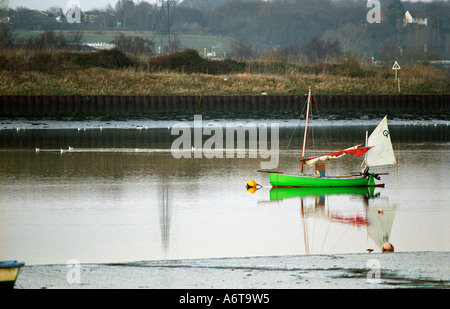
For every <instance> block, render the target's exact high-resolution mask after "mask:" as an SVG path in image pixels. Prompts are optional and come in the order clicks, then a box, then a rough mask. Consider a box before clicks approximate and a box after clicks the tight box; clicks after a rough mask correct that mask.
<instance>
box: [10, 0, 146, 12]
mask: <svg viewBox="0 0 450 309" xmlns="http://www.w3.org/2000/svg"><path fill="white" fill-rule="evenodd" d="M116 2H117V0H9V7H11V8H16V7H19V6H23V7H27V8H29V9H37V10H46V9H48V8H50V7H52V6H58V7H60V8H63V9H65V8H70V7H72V3H79V4H80V8H81V9H82V10H85V11H88V10H91V9H95V8H97V9H104V8H105V7H106V6H107V5H108V3H109V4H111V6H112V7H115V5H116ZM134 2H135V3H138V2H139V1H138V0H134ZM147 2H150V3H153V2H154V0H151V1H148V0H147Z"/></svg>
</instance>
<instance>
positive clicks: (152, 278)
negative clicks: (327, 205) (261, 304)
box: [15, 252, 450, 289]
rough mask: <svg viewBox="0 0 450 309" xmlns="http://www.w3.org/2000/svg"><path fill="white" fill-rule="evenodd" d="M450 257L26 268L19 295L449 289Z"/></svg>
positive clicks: (366, 256) (383, 256)
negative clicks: (64, 291)
mask: <svg viewBox="0 0 450 309" xmlns="http://www.w3.org/2000/svg"><path fill="white" fill-rule="evenodd" d="M449 261H450V252H400V253H389V254H382V253H367V254H343V255H307V256H275V257H247V258H220V259H195V260H166V261H138V262H128V263H108V264H83V263H82V264H80V265H79V268H74V266H71V265H66V264H58V265H29V266H24V267H23V268H22V269H21V271H20V275H19V277H18V279H17V281H16V285H15V288H16V289H391V288H401V289H411V288H420V289H423V288H427V289H428V288H431V289H448V288H450V263H449Z"/></svg>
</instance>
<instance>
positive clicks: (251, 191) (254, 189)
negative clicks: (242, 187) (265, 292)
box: [247, 187, 256, 194]
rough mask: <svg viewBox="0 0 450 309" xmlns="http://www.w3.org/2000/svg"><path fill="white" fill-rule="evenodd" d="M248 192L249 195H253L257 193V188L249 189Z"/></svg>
mask: <svg viewBox="0 0 450 309" xmlns="http://www.w3.org/2000/svg"><path fill="white" fill-rule="evenodd" d="M247 191H248V193H250V194H253V193H255V192H256V188H255V187H253V188H251V187H247Z"/></svg>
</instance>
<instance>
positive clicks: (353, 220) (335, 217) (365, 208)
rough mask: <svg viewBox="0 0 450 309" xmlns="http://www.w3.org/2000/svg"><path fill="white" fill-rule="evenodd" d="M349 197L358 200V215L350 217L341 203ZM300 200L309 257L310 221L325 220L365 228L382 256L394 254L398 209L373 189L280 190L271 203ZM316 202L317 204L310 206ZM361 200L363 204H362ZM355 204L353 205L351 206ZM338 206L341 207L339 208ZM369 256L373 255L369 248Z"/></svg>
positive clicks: (274, 192) (272, 193) (273, 193)
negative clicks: (394, 229) (391, 236)
mask: <svg viewBox="0 0 450 309" xmlns="http://www.w3.org/2000/svg"><path fill="white" fill-rule="evenodd" d="M344 196H347V198H350V199H351V200H352V201H353V200H356V201H357V203H356V205H357V207H359V206H362V207H360V208H359V211H356V212H355V213H351V212H349V211H345V208H346V206H347V205H343V204H342V203H340V202H339V199H340V198H341V197H344ZM295 198H299V200H300V211H301V218H302V228H303V235H304V242H305V251H306V252H305V253H306V254H309V253H311V252H309V251H310V250H309V247H310V244H309V239H310V238H311V236H310V235H309V234H310V231H309V230H308V223H307V219H308V218H318V217H319V218H322V219H326V220H327V221H329V222H330V223H337V224H345V225H348V226H353V227H356V228H361V227H363V228H364V229H365V231H366V237H370V238H371V239H372V241H373V242H374V244H375V245H376V246H377V247H378V249H379V250H380V251H381V252H386V253H387V252H394V246H393V245H392V244H391V243H390V242H389V237H390V234H391V229H392V224H393V221H394V215H395V206H392V205H389V202H388V200H387V198H383V197H381V195H380V193H375V188H374V187H330V188H312V187H311V188H300V187H294V188H292V187H291V188H277V187H272V188H271V190H270V201H281V200H284V199H295ZM311 199H313V200H314V204H313V205H311V203H309V204H308V201H309V200H311ZM359 200H360V201H361V203H359ZM352 204H353V203H352ZM336 205H338V206H337V207H336ZM366 250H367V251H368V252H372V251H374V249H373V248H367V249H366Z"/></svg>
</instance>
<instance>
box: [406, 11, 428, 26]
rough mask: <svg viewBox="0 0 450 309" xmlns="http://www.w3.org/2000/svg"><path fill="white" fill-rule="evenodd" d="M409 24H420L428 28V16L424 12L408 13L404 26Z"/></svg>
mask: <svg viewBox="0 0 450 309" xmlns="http://www.w3.org/2000/svg"><path fill="white" fill-rule="evenodd" d="M407 24H418V25H423V26H426V25H427V24H428V20H427V16H426V15H425V13H424V12H423V11H413V10H411V11H406V13H405V17H404V18H403V26H406V25H407Z"/></svg>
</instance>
